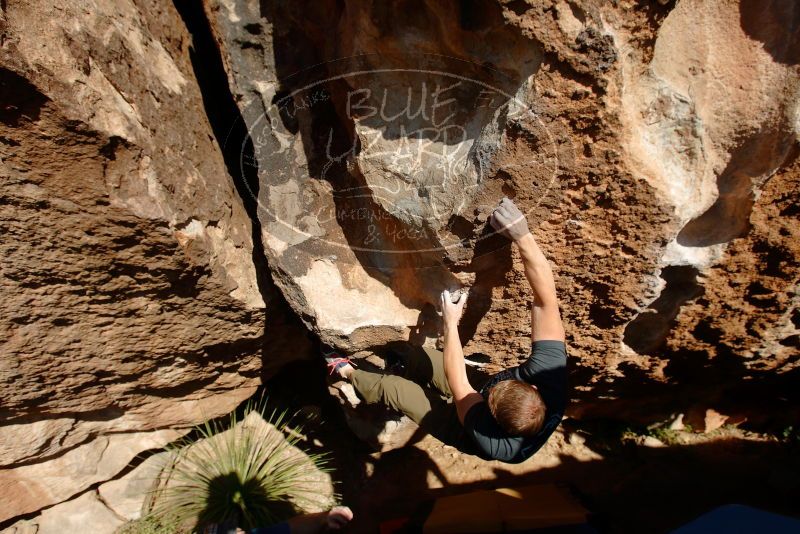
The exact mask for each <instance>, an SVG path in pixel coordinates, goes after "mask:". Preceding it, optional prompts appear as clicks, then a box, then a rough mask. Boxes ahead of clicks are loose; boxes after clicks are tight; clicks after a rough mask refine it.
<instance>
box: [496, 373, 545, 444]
mask: <svg viewBox="0 0 800 534" xmlns="http://www.w3.org/2000/svg"><path fill="white" fill-rule="evenodd" d="M489 410H491V412H492V415H493V416H494V418H495V419H496V420H497V422H498V423H499V424H500V426H501V427H503V430H505V431H506V432H508V433H509V434H511V435H512V436H532V435H534V434H536V433H537V432H539V431H540V430H541V429H542V425H543V424H544V414H545V405H544V401H543V400H542V396H541V395H540V394H539V392H538V391H537V390H536V387H534V386H532V385H530V384H527V383H525V382H522V381H520V380H503V381H502V382H499V383H498V384H497V385H495V386H494V387H492V389H490V390H489Z"/></svg>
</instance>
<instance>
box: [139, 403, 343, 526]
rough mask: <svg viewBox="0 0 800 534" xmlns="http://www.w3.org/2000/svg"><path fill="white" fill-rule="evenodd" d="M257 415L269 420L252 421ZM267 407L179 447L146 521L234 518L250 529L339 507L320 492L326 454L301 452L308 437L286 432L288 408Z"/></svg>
mask: <svg viewBox="0 0 800 534" xmlns="http://www.w3.org/2000/svg"><path fill="white" fill-rule="evenodd" d="M254 412H255V414H254V415H261V416H262V418H263V420H264V421H266V422H267V423H268V424H266V425H265V424H263V423H261V421H259V420H258V418H255V419H251V417H252V416H251V414H253V413H254ZM263 412H264V409H263V407H262V408H261V409H257V408H255V407H253V406H252V405H250V406H248V407H247V408H246V409H245V411H244V417H243V418H242V421H241V422H240V423H239V424H237V423H238V421H237V417H236V414H235V413H233V414H231V416H230V421H229V424H228V425H224V424H222V423H219V422H216V421H215V422H208V423H206V424H204V425H202V426H200V427H198V429H197V430H198V432H197V435H198V436H199V438H196V439H188V438H187V439H184V440H181V441H180V442H178V443H177V444H176V445H175V446H174V447H172V448H171V449H170V450H171V451H172V453H173V458H172V462H171V464H170V465H169V466H168V468H167V469H165V471H164V472H163V473H162V481H163V482H162V484H161V488H160V489H158V490H156V491H155V492H154V494H153V495H152V496H151V502H152V505H151V509H150V512H149V514H148V515H147V516H146V518H145V519H146V522H147V521H149V522H150V523H146V524H148V525H150V524H156V525H162V524H168V525H180V526H181V528H185V527H187V526H189V528H191V527H198V526H199V527H202V526H204V525H207V524H209V523H222V522H224V521H233V522H235V523H236V524H237V525H238V526H239V527H241V528H244V529H245V530H249V529H251V528H255V527H259V526H267V525H270V524H274V523H278V522H281V521H284V520H286V519H288V518H289V517H291V516H293V515H295V514H296V513H297V512H299V511H300V510H302V509H307V508H311V507H325V506H328V505H330V504H332V503H330V502H328V501H329V499H327V498H326V496H325V495H324V492H322V491H320V480H319V473H320V471H322V472H327V471H328V468H327V466H326V458H325V456H326V455H324V454H301V453H300V452H299V451H297V450H296V449H295V448H294V446H296V445H297V442H298V441H299V439H301V434H299V433H298V432H286V431H287V430H288V424H289V421H288V420H287V417H286V413H285V412H283V413H276V412H274V411H273V412H272V414H271V415H270V416H269V417H264V416H263ZM252 421H256V422H258V423H259V424H253V423H252ZM148 528H149V527H148ZM135 532H137V534H139V533H141V534H150V532H151V531H149V530H142V531H135ZM152 532H153V533H154V534H155V533H156V532H158V533H164V534H168V533H169V532H170V531H169V530H154V531H152ZM173 532H174V531H173Z"/></svg>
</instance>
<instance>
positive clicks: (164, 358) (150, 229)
mask: <svg viewBox="0 0 800 534" xmlns="http://www.w3.org/2000/svg"><path fill="white" fill-rule="evenodd" d="M1 9H2V11H0V34H2V46H1V47H0V93H2V107H1V109H0V150H2V154H1V159H0V175H1V176H2V179H1V180H0V182H1V183H0V199H2V200H0V233H2V234H3V239H2V243H0V270H1V271H2V276H0V287H2V298H0V385H1V386H2V392H1V393H0V419H2V421H3V426H2V428H0V469H1V471H0V479H1V480H0V523H2V522H3V521H5V520H8V519H9V518H12V517H15V516H17V515H22V514H31V513H32V512H35V511H36V510H39V509H41V508H43V507H47V506H52V505H54V504H56V503H58V502H61V501H65V500H66V499H68V498H70V497H72V496H73V495H75V494H76V493H78V492H80V491H83V490H84V489H86V488H88V487H90V486H93V485H96V484H98V483H101V482H102V481H104V480H107V479H109V478H113V477H114V476H116V475H117V473H118V472H120V471H121V470H122V469H124V468H125V466H126V465H128V463H129V462H130V461H131V460H132V459H133V458H134V457H135V456H136V455H137V454H139V453H140V452H142V451H144V450H148V449H154V448H159V447H161V446H163V445H164V444H165V443H167V442H169V441H171V440H173V439H175V438H176V437H177V436H179V435H180V434H181V433H182V432H181V431H180V429H185V428H188V427H191V426H193V425H194V424H196V423H198V422H201V421H205V420H207V419H209V418H212V417H216V416H219V415H220V414H224V413H227V412H228V411H230V410H231V409H233V408H234V407H235V406H236V405H238V404H239V403H240V402H241V401H242V400H243V399H245V398H247V397H249V396H250V395H252V394H253V392H254V391H255V390H256V388H257V387H258V385H259V375H260V372H261V368H262V350H263V347H262V342H263V335H264V328H265V323H266V314H265V307H266V306H267V305H269V304H270V302H271V299H272V297H271V295H272V293H271V291H272V290H271V286H270V285H269V282H268V277H267V279H266V280H259V277H258V276H257V274H258V273H257V272H256V269H257V266H256V263H255V262H254V258H257V254H256V252H257V248H256V249H254V246H253V241H252V237H251V236H252V232H253V225H252V221H251V219H250V218H249V217H248V215H247V213H246V212H245V209H244V208H243V205H242V202H241V200H240V198H239V197H238V194H237V192H236V189H235V186H234V183H233V181H232V178H231V176H230V175H229V174H228V172H227V170H226V167H225V164H224V162H223V157H222V153H221V151H220V147H219V146H218V144H217V142H216V141H215V138H214V135H213V134H212V130H211V127H210V125H209V122H208V119H207V118H206V114H205V112H204V105H203V101H202V98H201V93H200V90H199V87H198V83H197V81H196V80H195V77H194V73H193V67H192V64H191V62H190V50H191V46H192V41H191V38H190V36H189V34H188V33H187V31H186V29H185V26H184V25H183V23H182V22H181V19H180V17H179V15H178V13H177V12H176V10H175V8H174V7H173V6H172V4H171V3H170V2H162V1H122V2H111V1H93V2H88V3H87V2H77V1H76V2H60V3H58V4H53V3H52V2H40V1H31V2H14V3H4V4H3V5H2V8H1ZM234 119H235V117H231V121H233V120H234ZM254 250H256V252H254ZM258 267H259V268H261V269H262V270H263V269H264V266H263V262H262V264H260V265H259V266H258ZM259 284H261V286H262V287H259ZM270 356H271V357H274V358H280V355H279V353H278V352H271V353H270ZM172 429H178V430H172ZM88 498H89V497H87V499H88Z"/></svg>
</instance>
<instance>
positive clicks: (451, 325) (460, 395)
mask: <svg viewBox="0 0 800 534" xmlns="http://www.w3.org/2000/svg"><path fill="white" fill-rule="evenodd" d="M466 301H467V295H466V293H462V294H461V296H460V297H459V300H458V302H456V303H453V302H452V300H451V297H450V292H449V291H444V292H442V297H441V302H440V306H441V310H442V320H443V321H444V351H443V352H444V358H443V359H444V376H445V377H446V378H447V385H448V386H450V392H451V393H452V394H453V402H455V405H456V411H457V412H458V420H459V421H461V423H462V424H463V423H464V417H465V416H466V415H467V412H469V409H470V408H472V407H473V406H474V405H475V404H477V403H479V402H481V401H482V400H483V397H481V395H480V393H478V392H477V391H475V389H474V388H473V387H472V386H471V385H470V383H469V379H468V378H467V366H466V364H465V363H464V350H463V348H462V347H461V339H460V338H459V335H458V320H459V319H460V318H461V313H462V311H463V310H464V304H465V303H466Z"/></svg>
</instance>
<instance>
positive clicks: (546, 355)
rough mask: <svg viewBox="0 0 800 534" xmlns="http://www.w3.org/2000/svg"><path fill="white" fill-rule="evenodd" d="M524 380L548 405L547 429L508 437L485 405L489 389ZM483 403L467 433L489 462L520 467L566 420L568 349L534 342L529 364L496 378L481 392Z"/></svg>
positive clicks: (472, 412) (467, 420)
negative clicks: (531, 385)
mask: <svg viewBox="0 0 800 534" xmlns="http://www.w3.org/2000/svg"><path fill="white" fill-rule="evenodd" d="M511 379H515V380H522V381H523V382H527V383H529V384H533V385H535V386H536V388H537V389H538V390H539V394H540V395H541V396H542V400H543V401H544V405H545V408H546V410H545V419H544V426H543V427H542V430H540V431H539V433H538V434H536V435H534V436H526V437H521V436H509V435H508V434H507V433H506V431H505V430H503V429H502V428H501V427H500V425H499V424H498V423H497V421H496V420H495V418H494V416H492V413H491V412H490V411H489V405H488V403H487V402H486V400H488V398H489V389H490V388H491V387H492V386H494V385H495V384H497V383H498V382H500V381H502V380H511ZM480 393H481V395H483V398H484V401H483V402H479V403H477V404H476V405H474V406H473V407H472V408H470V409H469V411H468V412H467V414H466V416H464V430H465V431H466V434H467V435H468V436H469V437H470V438H471V439H472V441H473V442H474V443H475V445H476V446H477V449H478V456H480V457H482V458H484V459H486V460H500V461H502V462H507V463H513V464H516V463H520V462H524V461H525V460H527V459H528V458H530V457H531V456H532V455H533V453H535V452H536V451H538V450H539V448H540V447H541V446H542V445H544V443H545V441H547V438H549V437H550V434H552V433H553V431H554V430H555V429H556V427H557V426H558V424H559V423H560V422H561V418H562V417H563V416H564V410H565V408H566V405H567V349H566V346H565V345H564V342H563V341H555V340H542V341H535V342H534V343H533V348H532V350H531V355H530V357H529V358H528V360H527V361H526V362H525V363H523V364H522V365H520V366H519V367H514V368H513V369H506V370H505V371H501V372H500V373H497V374H496V375H494V376H493V377H492V378H491V379H489V381H488V382H487V383H486V384H484V386H483V387H482V388H481V391H480Z"/></svg>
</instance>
